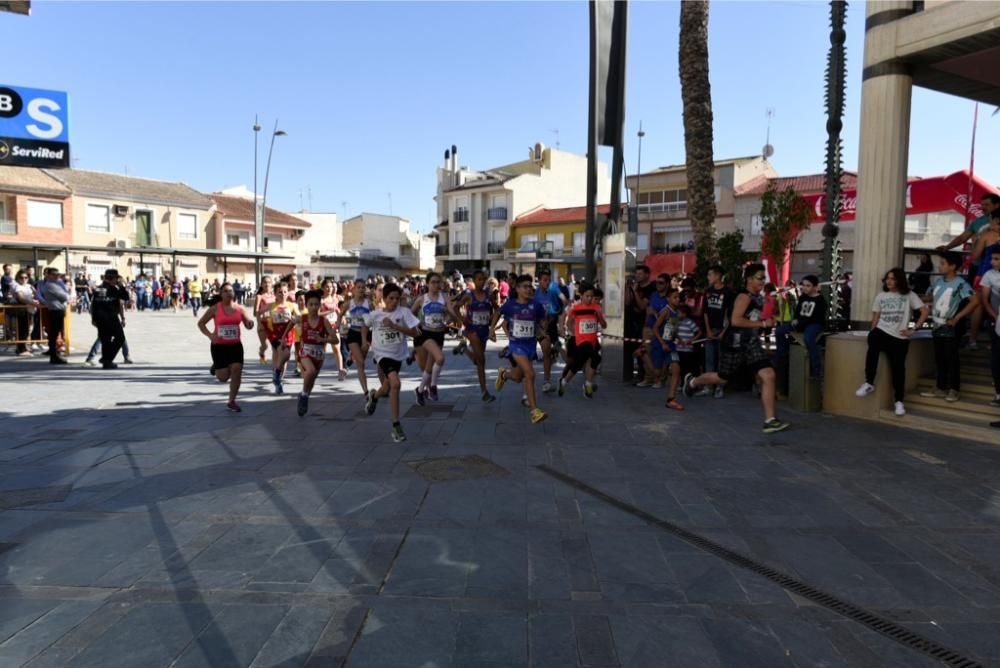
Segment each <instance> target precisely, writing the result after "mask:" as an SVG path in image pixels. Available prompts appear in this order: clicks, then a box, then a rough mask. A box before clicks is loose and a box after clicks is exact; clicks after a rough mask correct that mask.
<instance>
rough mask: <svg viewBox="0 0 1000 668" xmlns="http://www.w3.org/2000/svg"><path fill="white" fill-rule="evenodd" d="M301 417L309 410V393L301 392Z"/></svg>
mask: <svg viewBox="0 0 1000 668" xmlns="http://www.w3.org/2000/svg"><path fill="white" fill-rule="evenodd" d="M298 408H299V417H302V416H304V415H305V414H306V413H308V412H309V395H306V394H302V393H301V392H299V406H298Z"/></svg>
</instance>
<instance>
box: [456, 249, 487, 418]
mask: <svg viewBox="0 0 1000 668" xmlns="http://www.w3.org/2000/svg"><path fill="white" fill-rule="evenodd" d="M472 283H473V287H472V289H470V290H466V291H465V292H464V293H462V294H461V295H459V297H458V300H457V301H456V302H455V305H454V310H455V311H456V312H458V311H460V310H461V309H464V311H465V336H466V338H468V340H469V342H470V346H468V347H467V349H466V351H465V352H466V354H467V355H468V356H469V359H471V360H472V363H473V364H475V365H476V373H477V375H478V377H479V389H480V390H481V391H482V393H483V401H484V402H486V403H490V402H492V401H495V400H496V397H494V396H493V395H492V394H490V393H489V391H487V389H486V341H487V340H489V337H490V322H492V320H493V311H494V310H495V309H496V308H497V306H496V299H497V297H496V293H494V292H489V291H487V290H486V289H485V285H486V272H485V271H483V270H481V269H477V270H476V272H475V273H474V274H473V275H472Z"/></svg>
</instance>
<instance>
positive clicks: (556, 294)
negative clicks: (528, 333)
mask: <svg viewBox="0 0 1000 668" xmlns="http://www.w3.org/2000/svg"><path fill="white" fill-rule="evenodd" d="M535 301H537V302H538V303H539V304H541V305H542V306H543V307H544V308H545V323H544V327H543V328H542V329H540V330H539V331H538V335H539V338H538V340H539V342H540V343H541V344H542V369H543V370H544V372H545V381H544V383H543V385H542V392H551V391H552V390H553V389H555V388H553V387H552V359H553V356H554V355H557V354H558V353H559V324H560V323H559V321H560V320H561V319H562V315H563V311H564V310H565V308H566V296H565V295H563V293H562V290H560V289H559V286H558V285H556V284H555V283H553V282H552V272H551V271H549V270H548V269H543V270H542V272H541V273H540V274H539V275H538V290H537V291H536V292H535ZM543 334H544V336H543Z"/></svg>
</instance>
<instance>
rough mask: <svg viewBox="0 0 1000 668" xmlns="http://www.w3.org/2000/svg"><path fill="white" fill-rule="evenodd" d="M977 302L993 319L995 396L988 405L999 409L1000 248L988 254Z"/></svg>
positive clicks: (992, 361)
mask: <svg viewBox="0 0 1000 668" xmlns="http://www.w3.org/2000/svg"><path fill="white" fill-rule="evenodd" d="M979 301H980V302H982V304H983V308H984V309H985V311H986V313H987V314H989V316H990V317H991V318H993V329H992V330H990V331H991V334H990V339H992V351H991V354H990V372H991V374H992V376H993V389H994V391H995V392H996V395H995V396H994V397H993V401H991V402H990V405H991V406H997V407H1000V248H994V249H993V250H992V251H991V252H990V269H989V271H986V272H984V273H983V274H982V276H981V279H980V282H979Z"/></svg>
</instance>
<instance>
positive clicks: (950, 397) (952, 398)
mask: <svg viewBox="0 0 1000 668" xmlns="http://www.w3.org/2000/svg"><path fill="white" fill-rule="evenodd" d="M958 399H959V396H958V390H948V394H947V395H945V398H944V400H945V401H947V402H948V403H950V404H953V403H955V402H956V401H958Z"/></svg>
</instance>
